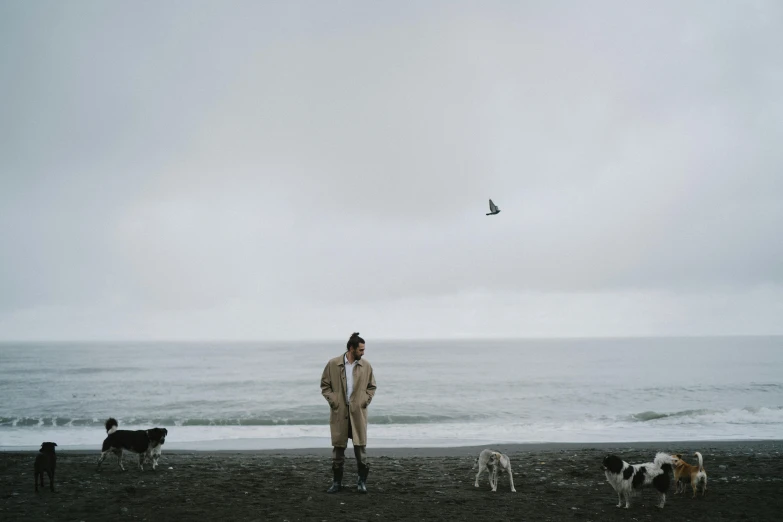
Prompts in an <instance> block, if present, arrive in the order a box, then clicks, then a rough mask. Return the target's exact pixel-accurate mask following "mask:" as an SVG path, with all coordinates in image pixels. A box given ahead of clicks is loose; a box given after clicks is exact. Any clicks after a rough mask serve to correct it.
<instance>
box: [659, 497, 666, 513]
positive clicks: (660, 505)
mask: <svg viewBox="0 0 783 522" xmlns="http://www.w3.org/2000/svg"><path fill="white" fill-rule="evenodd" d="M664 504H666V493H661V503H660V504H658V507H659V508H661V509H663V505H664Z"/></svg>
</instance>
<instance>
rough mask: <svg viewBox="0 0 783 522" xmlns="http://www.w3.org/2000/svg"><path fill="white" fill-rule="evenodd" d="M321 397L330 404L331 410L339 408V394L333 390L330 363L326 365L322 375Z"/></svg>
mask: <svg viewBox="0 0 783 522" xmlns="http://www.w3.org/2000/svg"><path fill="white" fill-rule="evenodd" d="M321 395H323V396H324V399H326V402H328V403H329V407H330V408H332V409H336V408H337V394H336V393H335V391H334V389H333V388H332V374H331V372H330V371H329V363H326V367H325V368H324V372H323V373H322V374H321Z"/></svg>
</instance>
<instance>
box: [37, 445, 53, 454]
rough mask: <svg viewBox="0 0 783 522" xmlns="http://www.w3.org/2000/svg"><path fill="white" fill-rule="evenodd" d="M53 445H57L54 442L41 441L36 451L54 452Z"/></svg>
mask: <svg viewBox="0 0 783 522" xmlns="http://www.w3.org/2000/svg"><path fill="white" fill-rule="evenodd" d="M55 446H57V443H56V442H42V443H41V449H39V450H38V451H40V452H41V453H54V448H55Z"/></svg>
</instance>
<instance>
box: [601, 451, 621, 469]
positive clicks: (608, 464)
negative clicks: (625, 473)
mask: <svg viewBox="0 0 783 522" xmlns="http://www.w3.org/2000/svg"><path fill="white" fill-rule="evenodd" d="M603 470H604V471H608V472H610V473H620V472H621V471H622V470H623V459H621V458H620V457H618V456H617V455H607V456H606V457H604V462H603Z"/></svg>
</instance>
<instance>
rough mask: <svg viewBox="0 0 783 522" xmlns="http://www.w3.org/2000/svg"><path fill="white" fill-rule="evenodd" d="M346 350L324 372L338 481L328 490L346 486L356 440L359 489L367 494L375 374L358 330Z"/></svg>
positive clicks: (333, 470) (328, 364)
mask: <svg viewBox="0 0 783 522" xmlns="http://www.w3.org/2000/svg"><path fill="white" fill-rule="evenodd" d="M346 348H347V350H346V352H345V353H344V354H342V355H340V356H338V357H335V358H334V359H331V360H330V361H329V362H328V363H326V368H324V373H323V375H321V395H323V396H324V398H325V399H326V402H328V403H329V408H331V414H330V417H329V428H330V429H331V432H332V446H333V449H332V472H333V473H334V480H333V482H332V487H330V488H329V490H328V491H327V493H337V492H338V491H340V489H341V488H342V480H343V466H344V464H345V448H347V447H348V439H352V440H353V453H354V455H356V465H357V467H358V471H359V479H358V481H357V488H358V490H359V493H367V474H368V473H369V472H370V468H369V466H368V465H367V451H366V448H367V407H368V406H369V405H370V402H372V398H373V396H374V395H375V376H374V375H373V373H372V366H371V365H370V363H369V361H367V360H365V359H363V358H362V357H363V356H364V339H362V338H361V337H359V332H355V333H354V334H353V335H351V338H350V339H348V343H347V344H346Z"/></svg>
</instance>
